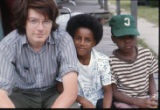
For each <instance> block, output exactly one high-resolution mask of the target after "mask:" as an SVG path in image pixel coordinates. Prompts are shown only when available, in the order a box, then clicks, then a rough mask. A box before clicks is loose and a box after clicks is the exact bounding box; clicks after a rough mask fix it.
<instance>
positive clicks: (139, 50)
mask: <svg viewBox="0 0 160 110" xmlns="http://www.w3.org/2000/svg"><path fill="white" fill-rule="evenodd" d="M137 49H138V53H139V54H147V53H148V54H151V51H150V50H149V49H148V48H144V47H141V46H138V47H137Z"/></svg>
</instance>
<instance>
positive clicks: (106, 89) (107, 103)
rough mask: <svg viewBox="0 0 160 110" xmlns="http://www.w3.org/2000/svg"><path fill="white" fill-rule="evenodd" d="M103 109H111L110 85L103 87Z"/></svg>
mask: <svg viewBox="0 0 160 110" xmlns="http://www.w3.org/2000/svg"><path fill="white" fill-rule="evenodd" d="M103 88H104V98H103V108H111V104H112V87H111V85H107V86H104V87H103Z"/></svg>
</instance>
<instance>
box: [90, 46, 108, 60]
mask: <svg viewBox="0 0 160 110" xmlns="http://www.w3.org/2000/svg"><path fill="white" fill-rule="evenodd" d="M92 54H93V55H94V56H95V58H96V60H106V61H109V57H108V56H107V55H105V54H104V53H102V52H99V51H97V50H96V49H94V48H92Z"/></svg>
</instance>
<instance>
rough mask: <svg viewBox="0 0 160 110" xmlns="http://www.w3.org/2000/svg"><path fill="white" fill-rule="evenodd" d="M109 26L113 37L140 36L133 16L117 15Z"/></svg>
mask: <svg viewBox="0 0 160 110" xmlns="http://www.w3.org/2000/svg"><path fill="white" fill-rule="evenodd" d="M109 25H110V26H111V32H112V34H113V36H116V37H120V36H125V35H133V36H138V35H139V32H138V30H137V27H136V23H135V20H134V18H133V16H131V15H115V16H113V17H112V18H111V19H110V21H109Z"/></svg>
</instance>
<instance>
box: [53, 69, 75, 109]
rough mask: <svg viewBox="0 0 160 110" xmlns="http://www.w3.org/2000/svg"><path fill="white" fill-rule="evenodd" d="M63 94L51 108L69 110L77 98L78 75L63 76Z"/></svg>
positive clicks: (73, 73)
mask: <svg viewBox="0 0 160 110" xmlns="http://www.w3.org/2000/svg"><path fill="white" fill-rule="evenodd" d="M63 88H64V90H63V92H62V93H61V94H60V96H59V97H58V98H57V99H56V101H55V102H54V104H53V105H52V106H51V108H68V107H70V106H71V105H72V104H73V103H74V101H75V100H76V98H77V91H78V85H77V74H76V73H75V72H70V73H68V74H66V75H65V76H63Z"/></svg>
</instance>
